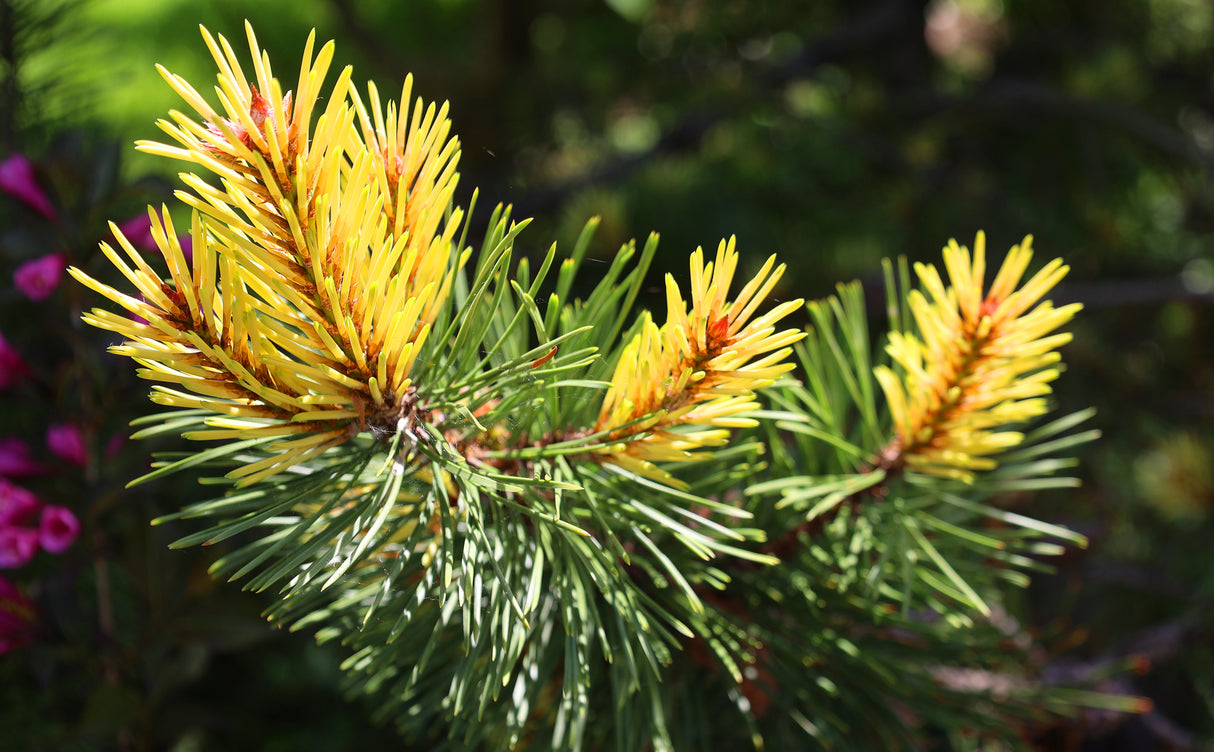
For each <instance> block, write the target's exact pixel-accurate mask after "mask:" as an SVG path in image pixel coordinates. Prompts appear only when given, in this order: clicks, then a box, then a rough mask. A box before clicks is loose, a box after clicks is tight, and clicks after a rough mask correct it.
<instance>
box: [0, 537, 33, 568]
mask: <svg viewBox="0 0 1214 752" xmlns="http://www.w3.org/2000/svg"><path fill="white" fill-rule="evenodd" d="M36 553H38V531H37V530H34V529H31V528H25V527H7V528H0V569H16V568H17V567H23V566H25V565H26V564H28V563H29V560H30V559H32V558H34V554H36Z"/></svg>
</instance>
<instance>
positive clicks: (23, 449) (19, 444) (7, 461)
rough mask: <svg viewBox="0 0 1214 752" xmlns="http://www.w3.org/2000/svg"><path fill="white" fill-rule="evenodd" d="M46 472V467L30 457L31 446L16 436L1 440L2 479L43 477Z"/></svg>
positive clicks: (0, 465)
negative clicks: (31, 476)
mask: <svg viewBox="0 0 1214 752" xmlns="http://www.w3.org/2000/svg"><path fill="white" fill-rule="evenodd" d="M46 471H47V467H46V465H43V464H42V463H41V462H35V461H34V459H33V457H31V456H30V447H29V444H26V443H25V442H24V441H22V440H21V439H19V438H17V437H16V436H6V437H5V438H3V439H0V479H3V478H21V477H25V476H27V475H41V474H42V473H45V472H46Z"/></svg>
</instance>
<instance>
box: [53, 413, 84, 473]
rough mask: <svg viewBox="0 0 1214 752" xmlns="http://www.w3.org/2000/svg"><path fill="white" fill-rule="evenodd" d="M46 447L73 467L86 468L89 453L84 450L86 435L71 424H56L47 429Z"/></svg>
mask: <svg viewBox="0 0 1214 752" xmlns="http://www.w3.org/2000/svg"><path fill="white" fill-rule="evenodd" d="M46 446H47V448H48V449H50V450H51V451H52V452H53V453H54V454H55V456H56V457H58V458H59V459H61V460H65V461H67V462H71V463H72V464H73V465H79V466H80V467H84V466H85V464H86V463H87V462H88V452H87V451H86V450H85V448H84V434H82V433H80V428H79V427H78V426H75V425H73V424H71V423H55V424H54V425H52V426H51V427H50V428H47V429H46Z"/></svg>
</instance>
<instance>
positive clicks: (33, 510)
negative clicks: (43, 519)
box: [0, 478, 42, 530]
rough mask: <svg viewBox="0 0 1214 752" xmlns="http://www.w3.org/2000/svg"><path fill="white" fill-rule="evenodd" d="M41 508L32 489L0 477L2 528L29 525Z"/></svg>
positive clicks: (0, 526) (0, 519) (0, 525)
mask: <svg viewBox="0 0 1214 752" xmlns="http://www.w3.org/2000/svg"><path fill="white" fill-rule="evenodd" d="M41 508H42V502H40V501H38V497H37V496H35V495H34V494H33V492H32V491H29V490H28V489H25V488H22V487H21V486H16V485H13V484H12V483H9V482H8V481H7V480H5V479H3V478H0V530H3V529H5V528H10V527H23V526H28V525H29V523H31V522H32V521H33V520H34V518H35V517H36V516H37V515H38V510H40V509H41Z"/></svg>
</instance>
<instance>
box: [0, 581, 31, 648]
mask: <svg viewBox="0 0 1214 752" xmlns="http://www.w3.org/2000/svg"><path fill="white" fill-rule="evenodd" d="M36 614H37V612H36V611H35V610H34V604H33V601H31V600H30V599H29V596H27V595H26V594H25V593H23V592H21V590H20V589H18V588H17V586H16V585H14V584H13V583H11V582H9V581H8V580H7V579H5V578H3V577H0V655H4V654H5V653H7V652H8V651H10V650H16V649H17V648H20V647H25V646H26V645H28V644H30V643H31V642H33V641H34V629H33V626H34V617H35V616H36Z"/></svg>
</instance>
